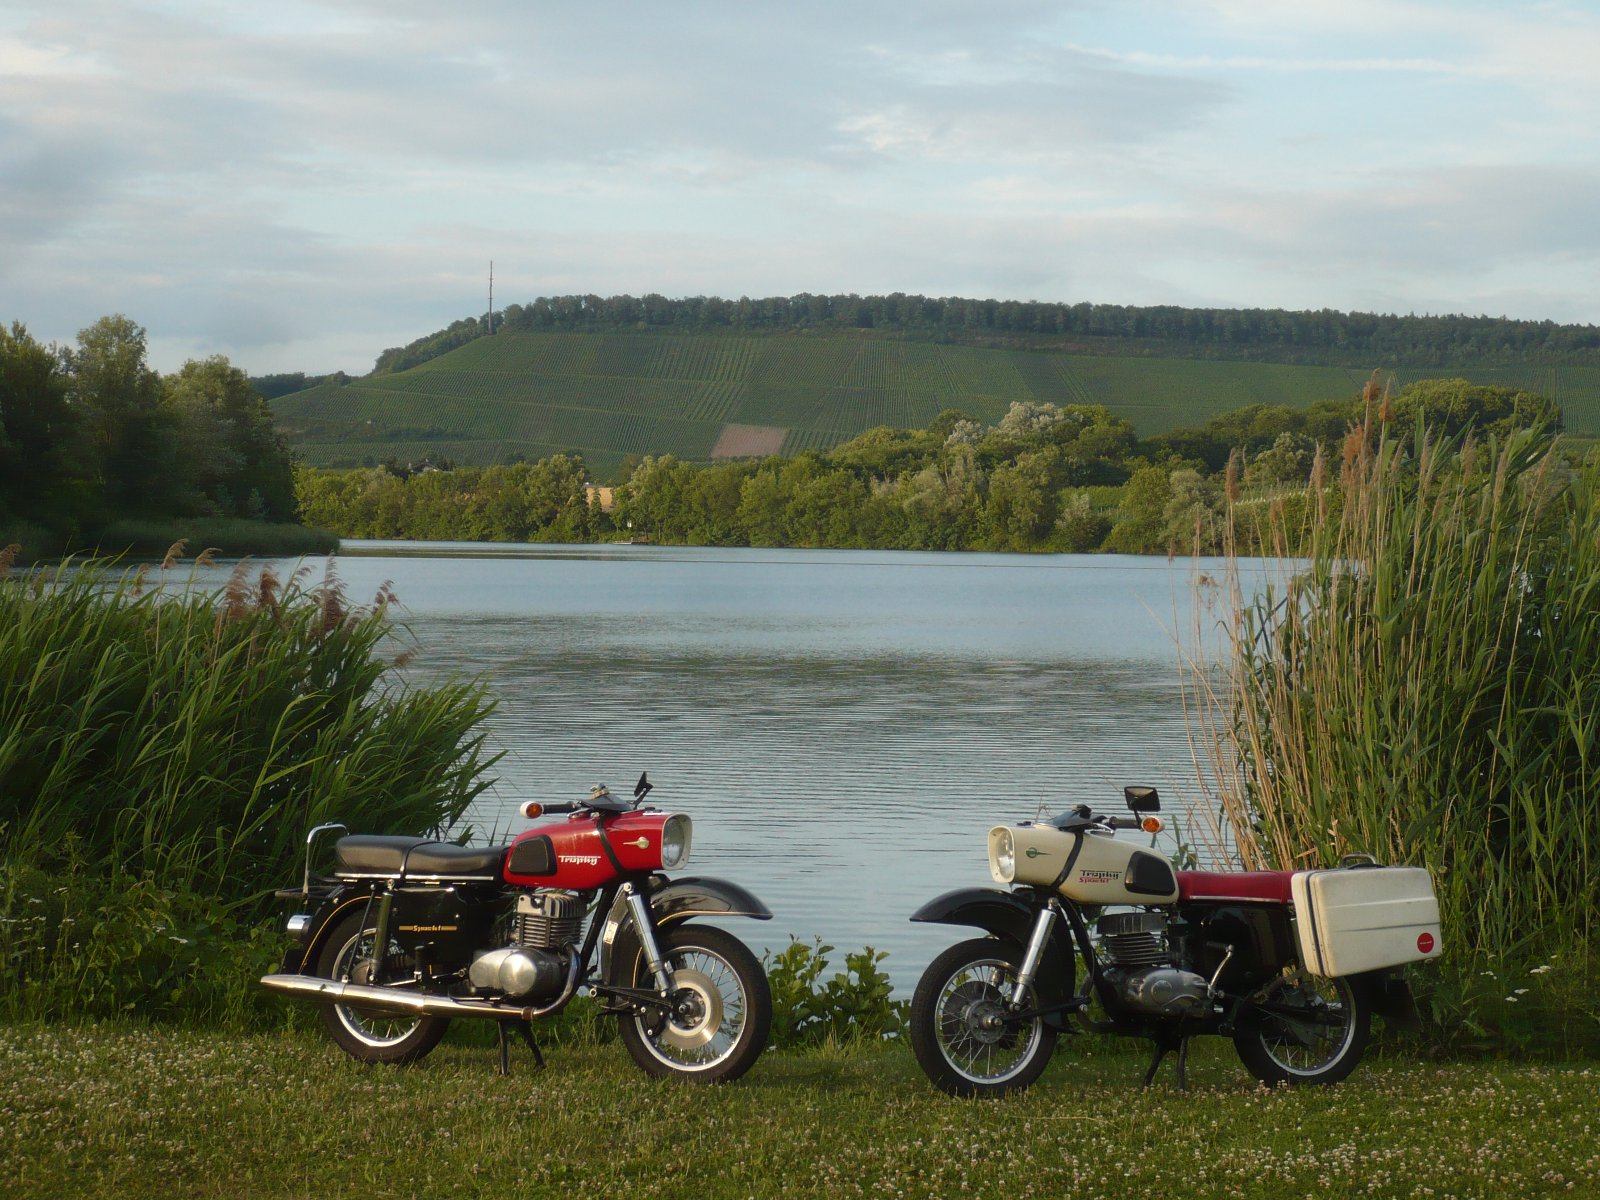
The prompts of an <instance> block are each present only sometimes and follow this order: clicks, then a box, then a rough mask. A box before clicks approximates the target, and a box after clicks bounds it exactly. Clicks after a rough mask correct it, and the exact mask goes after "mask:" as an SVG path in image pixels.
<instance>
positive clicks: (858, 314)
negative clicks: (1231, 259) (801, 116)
mask: <svg viewBox="0 0 1600 1200" xmlns="http://www.w3.org/2000/svg"><path fill="white" fill-rule="evenodd" d="M491 324H492V327H493V329H494V330H497V331H501V330H510V331H523V332H598V331H605V330H638V329H673V330H676V331H678V332H704V331H709V330H730V331H737V332H744V333H783V332H796V331H804V330H829V331H872V332H875V333H880V334H889V335H900V336H910V337H924V338H932V339H939V340H947V341H955V342H965V343H973V344H978V345H994V344H1005V345H1018V346H1023V345H1029V344H1038V345H1052V344H1054V345H1066V344H1071V345H1073V346H1075V347H1076V348H1078V349H1080V350H1101V351H1104V352H1107V353H1117V354H1127V353H1140V352H1144V353H1149V352H1152V351H1157V350H1158V351H1160V352H1162V353H1165V354H1172V355H1179V356H1184V357H1216V358H1225V359H1252V358H1258V359H1265V360H1270V361H1276V362H1290V363H1331V364H1339V365H1347V366H1348V365H1354V364H1361V363H1372V362H1395V363H1405V364H1406V365H1408V366H1413V367H1438V366H1449V365H1453V364H1463V365H1465V364H1472V365H1484V364H1495V363H1526V362H1542V361H1560V362H1586V363H1593V362H1600V327H1597V326H1594V325H1558V324H1556V323H1555V322H1554V321H1521V320H1512V319H1510V318H1507V317H1488V316H1478V317H1469V316H1463V315H1454V314H1452V315H1438V316H1416V315H1403V316H1402V315H1398V314H1393V313H1359V312H1352V313H1346V312H1337V311H1334V310H1332V309H1320V310H1316V311H1288V310H1285V309H1263V308H1249V309H1234V308H1180V307H1177V306H1175V305H1153V306H1135V305H1125V304H1090V303H1077V304H1060V303H1049V302H1043V301H1033V300H1027V301H1023V300H971V299H962V298H959V297H933V296H916V295H906V294H904V293H900V292H896V293H894V294H892V295H888V296H858V295H854V294H848V295H834V296H824V295H815V294H811V293H801V294H799V295H795V296H769V297H766V298H763V299H751V298H750V297H748V296H742V297H740V298H739V299H737V300H728V299H723V298H721V297H718V296H686V297H681V298H668V297H666V296H661V295H656V294H654V293H652V294H650V295H646V296H628V295H622V296H606V297H601V296H595V295H585V296H576V295H573V296H541V297H539V298H537V299H535V300H532V301H529V302H528V303H527V304H510V305H507V306H506V307H505V309H504V310H502V311H500V312H498V313H493V314H482V315H480V316H476V317H468V318H463V319H462V320H459V321H455V322H453V323H452V324H450V325H449V326H448V327H447V328H445V329H441V330H439V331H437V332H435V333H432V334H429V335H427V336H426V337H422V338H418V339H417V340H416V341H414V342H411V343H409V344H408V345H405V346H400V347H394V348H391V349H388V350H385V351H384V352H383V353H382V354H381V355H379V357H378V360H377V364H376V367H375V368H374V369H375V372H377V373H385V372H394V371H403V370H406V369H408V368H411V367H415V366H418V365H419V364H421V363H424V362H427V361H428V360H429V359H432V358H437V357H438V356H439V355H441V354H446V353H448V352H449V351H451V350H454V349H457V348H458V347H460V346H464V345H466V344H467V343H468V342H470V341H473V340H474V339H476V338H478V337H482V336H484V335H485V334H486V333H488V332H490V331H491Z"/></svg>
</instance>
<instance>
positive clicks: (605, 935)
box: [599, 875, 772, 987]
mask: <svg viewBox="0 0 1600 1200" xmlns="http://www.w3.org/2000/svg"><path fill="white" fill-rule="evenodd" d="M644 890H645V893H646V894H647V895H648V896H649V897H650V913H651V916H653V917H654V918H655V923H656V928H657V929H666V928H669V927H670V926H673V925H677V924H680V923H682V922H684V921H687V920H689V919H691V918H692V917H751V918H754V919H755V920H757V921H770V920H772V910H771V909H770V908H768V907H767V906H766V905H765V904H763V903H762V902H761V901H760V900H758V899H757V898H756V895H755V893H754V892H752V891H750V890H749V889H748V888H746V887H742V886H741V885H739V884H737V883H732V882H730V881H729V880H726V879H712V878H708V877H706V876H701V875H691V876H687V877H685V878H683V879H668V878H667V877H666V876H665V875H652V876H651V877H650V878H649V879H648V880H647V881H646V882H645V884H644ZM638 956H639V939H638V936H637V935H636V934H635V933H634V932H633V924H632V922H631V921H630V920H629V919H628V901H627V898H626V897H625V896H623V895H622V893H621V892H618V893H617V897H616V899H615V900H613V901H612V902H611V908H610V909H609V910H608V911H607V912H606V923H605V927H604V929H603V931H602V932H601V936H600V964H599V967H600V978H601V979H604V980H605V981H606V982H607V983H611V984H614V985H616V986H618V987H627V986H630V985H631V984H632V977H631V976H632V971H633V968H634V964H635V962H636V960H637V958H638ZM624 975H627V976H628V978H623V976H624Z"/></svg>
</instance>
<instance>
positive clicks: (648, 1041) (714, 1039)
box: [619, 925, 772, 1083]
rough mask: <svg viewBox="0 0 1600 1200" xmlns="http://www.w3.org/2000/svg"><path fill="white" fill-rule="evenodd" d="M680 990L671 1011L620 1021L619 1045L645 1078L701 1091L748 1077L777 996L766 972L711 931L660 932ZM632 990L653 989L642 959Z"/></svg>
mask: <svg viewBox="0 0 1600 1200" xmlns="http://www.w3.org/2000/svg"><path fill="white" fill-rule="evenodd" d="M656 937H657V940H658V941H659V944H660V946H661V954H662V956H663V957H664V958H665V959H666V961H667V963H668V965H669V966H671V968H672V978H673V983H674V985H675V990H674V991H673V993H672V997H671V1005H670V1007H668V1008H657V1007H655V1006H653V1005H652V1006H650V1007H647V1008H645V1009H644V1010H643V1011H641V1012H636V1013H625V1014H623V1016H622V1017H621V1028H620V1030H619V1032H620V1033H621V1035H622V1044H623V1045H624V1046H626V1047H627V1048H628V1053H629V1054H631V1055H633V1061H634V1062H636V1063H638V1064H639V1066H640V1067H641V1068H643V1070H644V1072H645V1074H647V1075H655V1076H657V1077H662V1076H676V1077H677V1078H679V1079H688V1080H693V1081H695V1082H697V1083H727V1082H728V1081H729V1080H732V1079H737V1078H739V1076H741V1075H743V1074H744V1073H745V1072H746V1071H748V1070H749V1069H750V1067H751V1066H752V1065H753V1064H754V1063H755V1061H756V1059H757V1057H759V1056H760V1054H761V1051H762V1050H763V1049H765V1048H766V1044H767V1034H768V1032H769V1031H770V1030H771V1028H772V992H771V990H770V989H769V988H768V987H767V975H766V972H765V971H763V970H762V969H761V964H760V963H759V962H757V961H756V956H755V955H754V954H752V953H750V951H749V950H748V949H747V948H746V947H745V944H744V943H743V942H741V941H740V940H739V939H738V938H736V937H734V936H733V935H732V934H730V933H724V932H723V931H722V930H720V929H714V928H712V927H710V926H707V925H680V926H678V927H677V928H675V929H672V930H669V931H666V932H658V933H657V935H656ZM633 979H634V986H635V987H641V988H653V987H654V979H653V977H652V976H651V973H650V966H649V964H648V963H647V962H646V961H645V957H644V954H643V953H642V952H641V953H640V954H639V956H638V959H637V960H636V966H635V968H634V973H633Z"/></svg>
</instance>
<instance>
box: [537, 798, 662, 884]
mask: <svg viewBox="0 0 1600 1200" xmlns="http://www.w3.org/2000/svg"><path fill="white" fill-rule="evenodd" d="M690 832H691V826H690V822H689V818H688V817H687V816H685V815H684V814H682V813H664V812H630V813H623V814H621V815H620V816H614V817H609V818H604V817H600V816H595V815H592V814H578V815H575V816H572V817H568V818H565V819H562V820H555V821H545V822H542V823H541V824H538V825H535V826H533V828H531V829H528V830H525V831H524V832H522V833H520V834H518V835H517V837H516V838H515V839H513V840H512V843H511V852H510V853H509V854H507V855H506V865H505V880H506V882H507V883H509V884H513V885H515V886H517V887H561V888H571V889H572V890H573V891H578V892H583V891H588V890H590V889H591V888H597V887H604V886H605V885H606V884H608V883H611V882H612V881H613V880H616V879H620V878H622V877H623V876H625V875H630V874H633V873H635V872H640V871H658V870H662V869H666V870H669V871H670V870H674V869H675V868H677V867H681V866H682V865H683V864H684V863H685V862H687V861H688V858H689V841H690Z"/></svg>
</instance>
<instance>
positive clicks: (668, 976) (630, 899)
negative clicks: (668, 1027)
mask: <svg viewBox="0 0 1600 1200" xmlns="http://www.w3.org/2000/svg"><path fill="white" fill-rule="evenodd" d="M622 898H623V900H624V901H626V902H627V905H628V911H629V912H630V913H632V914H633V927H634V928H635V929H636V930H638V933H639V945H640V947H641V948H642V949H643V950H644V961H645V963H646V964H647V965H648V966H649V967H650V974H651V976H652V977H653V978H654V979H655V981H656V987H658V988H659V989H660V990H661V994H662V995H663V996H671V995H672V992H673V988H674V986H675V984H674V981H673V978H672V967H671V965H670V964H669V963H668V962H667V960H666V959H665V958H664V957H662V954H661V944H660V943H659V942H657V941H656V926H655V920H654V918H653V917H652V916H651V914H650V901H649V899H648V898H647V897H646V896H645V895H644V893H643V892H641V891H640V890H639V889H638V888H637V887H635V886H634V885H633V883H632V882H629V883H624V884H623V885H622Z"/></svg>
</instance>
